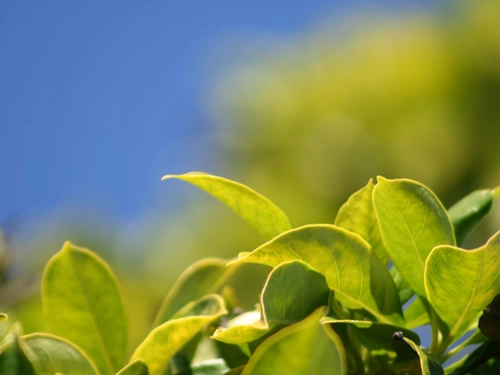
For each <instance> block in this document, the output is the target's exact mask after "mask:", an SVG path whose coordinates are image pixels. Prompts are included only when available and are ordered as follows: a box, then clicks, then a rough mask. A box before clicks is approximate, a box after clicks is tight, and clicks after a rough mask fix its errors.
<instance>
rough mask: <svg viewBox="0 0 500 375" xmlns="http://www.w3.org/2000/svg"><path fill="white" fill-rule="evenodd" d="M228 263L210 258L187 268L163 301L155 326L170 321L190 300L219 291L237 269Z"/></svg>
mask: <svg viewBox="0 0 500 375" xmlns="http://www.w3.org/2000/svg"><path fill="white" fill-rule="evenodd" d="M226 265H227V261H226V260H222V259H216V258H208V259H202V260H200V261H199V262H196V263H194V264H193V265H192V266H190V267H189V268H188V269H186V270H185V271H184V272H183V273H182V275H181V276H180V277H179V278H178V279H177V281H176V282H175V284H174V286H173V287H172V289H171V290H170V292H169V293H168V295H167V297H166V298H165V300H164V301H163V304H162V306H161V308H160V311H159V312H158V315H157V316H156V319H155V323H154V326H155V327H156V326H158V325H160V324H162V323H165V322H166V321H168V320H169V319H170V318H172V316H173V315H174V314H175V313H176V312H177V311H178V310H179V309H180V308H181V307H183V306H185V305H186V304H187V303H188V302H191V301H196V300H198V299H200V298H202V297H204V296H206V295H208V294H212V293H215V292H217V291H218V290H219V289H220V288H221V287H222V286H223V285H224V283H225V282H226V281H227V280H228V279H229V277H231V275H232V274H233V273H234V271H235V270H236V269H237V267H235V266H232V267H228V266H226Z"/></svg>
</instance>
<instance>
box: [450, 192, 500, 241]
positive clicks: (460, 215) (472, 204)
mask: <svg viewBox="0 0 500 375" xmlns="http://www.w3.org/2000/svg"><path fill="white" fill-rule="evenodd" d="M493 198H494V190H489V189H487V190H477V191H474V192H472V193H470V194H469V195H467V196H466V197H464V198H463V199H461V200H460V201H458V202H457V203H455V204H454V205H453V206H452V207H451V208H450V209H449V210H448V215H449V216H450V220H451V222H452V223H453V228H454V229H455V237H456V239H457V244H462V243H463V241H464V240H465V238H466V237H467V235H468V234H469V232H470V231H471V230H472V229H474V227H475V226H476V225H477V224H478V223H479V222H480V221H481V219H482V218H483V217H485V216H486V214H487V213H488V212H489V211H490V209H491V206H492V204H493Z"/></svg>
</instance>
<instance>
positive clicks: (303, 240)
mask: <svg viewBox="0 0 500 375" xmlns="http://www.w3.org/2000/svg"><path fill="white" fill-rule="evenodd" d="M293 260H300V261H303V262H304V263H307V264H308V265H310V266H311V267H312V268H314V269H315V270H316V271H318V272H319V273H321V274H322V275H324V276H325V278H326V281H327V284H328V286H329V288H330V289H332V290H334V291H335V297H336V298H337V299H338V300H339V301H340V302H341V303H342V304H343V305H344V306H346V307H348V308H351V309H359V310H361V309H365V310H366V311H368V312H369V313H370V314H372V315H373V316H375V317H376V318H377V319H378V320H380V321H381V322H385V323H394V324H396V325H403V324H404V322H403V318H402V311H401V305H400V302H399V296H398V292H397V289H396V286H395V285H394V281H393V280H392V278H391V276H390V274H389V271H388V270H387V268H386V267H384V265H383V264H382V263H381V262H380V260H379V259H378V257H376V256H375V255H374V254H373V253H371V251H370V246H369V245H368V244H367V243H366V241H364V240H363V239H362V238H361V237H360V236H359V235H357V234H355V233H352V232H349V231H347V230H345V229H342V228H339V227H336V226H333V225H326V224H324V225H308V226H304V227H301V228H297V229H293V230H291V231H289V232H286V233H283V234H282V235H280V236H278V237H276V238H274V239H273V240H271V241H269V242H267V243H265V244H264V245H262V246H261V247H259V248H257V249H256V250H254V251H253V252H251V253H244V254H243V255H242V254H240V257H239V259H238V260H237V261H235V263H259V264H265V265H268V266H271V267H276V266H278V265H280V264H281V263H283V262H289V261H293Z"/></svg>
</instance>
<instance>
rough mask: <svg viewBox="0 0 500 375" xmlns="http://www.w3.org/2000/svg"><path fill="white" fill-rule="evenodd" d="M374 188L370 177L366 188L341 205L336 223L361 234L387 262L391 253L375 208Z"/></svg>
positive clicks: (385, 262)
mask: <svg viewBox="0 0 500 375" xmlns="http://www.w3.org/2000/svg"><path fill="white" fill-rule="evenodd" d="M373 188H374V185H373V181H372V180H371V179H370V181H369V182H368V184H367V185H366V186H365V187H364V188H362V189H361V190H359V191H357V192H356V193H354V194H353V195H351V196H350V197H349V200H348V201H347V202H346V203H344V205H343V206H342V207H340V210H339V213H338V214H337V218H336V219H335V225H336V226H339V227H341V228H344V229H347V230H349V231H351V232H354V233H357V234H359V235H360V236H361V237H362V238H363V239H364V240H365V241H366V242H368V243H369V244H370V246H371V247H372V250H373V252H374V253H375V254H377V256H378V257H379V259H380V261H381V262H382V263H383V264H387V262H388V260H389V255H388V254H387V251H386V250H385V246H384V242H383V241H382V235H381V234H380V229H379V227H378V221H377V216H376V215H375V209H374V208H373V200H372V192H373Z"/></svg>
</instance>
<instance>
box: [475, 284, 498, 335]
mask: <svg viewBox="0 0 500 375" xmlns="http://www.w3.org/2000/svg"><path fill="white" fill-rule="evenodd" d="M479 329H480V330H481V332H482V333H483V335H485V336H486V337H489V338H490V339H497V340H500V294H497V295H496V296H495V298H493V301H491V303H490V304H489V305H488V306H486V309H484V311H483V315H482V316H481V318H480V319H479Z"/></svg>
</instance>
